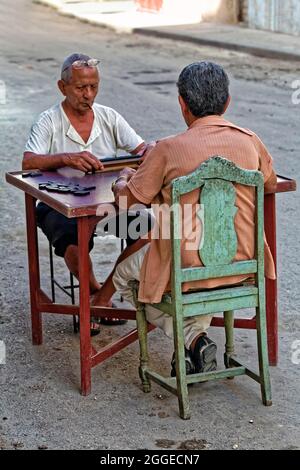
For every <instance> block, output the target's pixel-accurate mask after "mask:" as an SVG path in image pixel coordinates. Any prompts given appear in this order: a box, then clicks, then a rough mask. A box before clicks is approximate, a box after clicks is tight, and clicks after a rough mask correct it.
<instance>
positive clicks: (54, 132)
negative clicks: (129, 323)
mask: <svg viewBox="0 0 300 470" xmlns="http://www.w3.org/2000/svg"><path fill="white" fill-rule="evenodd" d="M98 63H99V61H98V60H96V59H93V58H91V57H89V56H87V55H84V54H72V55H70V56H69V57H67V58H66V59H65V61H64V63H63V65H62V69H61V79H60V80H59V81H58V88H59V90H60V92H61V93H62V95H63V96H64V100H63V101H62V103H60V104H56V105H55V106H53V107H51V108H50V109H47V110H46V111H44V112H43V113H42V114H41V115H40V116H39V118H38V120H37V122H36V123H35V124H34V125H33V126H32V128H31V133H30V136H29V139H28V142H27V144H26V147H25V152H24V157H23V162H22V167H23V169H24V170H28V169H34V168H39V169H40V170H55V169H58V168H62V167H69V168H73V169H75V170H80V171H82V172H87V171H92V170H101V169H103V164H102V163H101V161H100V160H99V157H103V156H116V154H117V150H118V149H122V150H125V151H126V152H129V153H131V154H132V155H143V153H144V152H145V150H146V149H147V145H146V144H145V143H144V141H143V139H142V138H141V137H140V136H139V135H137V134H136V132H135V131H134V130H133V129H132V128H131V127H130V125H129V124H128V123H127V122H126V121H125V119H124V118H123V117H122V116H121V115H120V114H119V113H117V112H116V111H115V110H114V109H112V108H108V107H106V106H102V105H100V104H97V103H94V100H95V98H96V96H97V93H98V89H99V82H100V76H99V70H98V67H97V65H98ZM37 221H38V225H39V227H40V228H41V229H42V231H43V232H44V233H45V234H46V236H47V238H48V239H49V241H50V243H51V244H52V245H53V246H54V248H55V253H56V255H58V256H61V257H63V258H64V260H65V262H66V264H67V266H68V268H69V270H70V271H71V272H72V273H73V274H74V275H75V276H76V277H77V278H78V240H77V221H76V219H68V218H66V217H65V216H63V215H62V214H60V213H59V212H57V211H55V210H54V209H52V208H51V207H49V206H47V205H46V204H44V203H42V202H40V203H39V204H38V206H37ZM90 232H91V234H90V236H91V237H90V243H89V248H90V250H91V249H92V248H93V232H94V226H92V225H91V230H90ZM133 242H134V240H131V239H128V237H127V243H128V244H132V243H133ZM99 289H100V284H99V283H98V282H97V280H96V278H95V275H94V272H93V269H92V262H91V259H90V291H91V293H94V292H96V291H97V290H99ZM116 323H120V321H117V322H116ZM98 331H99V327H98V325H97V324H96V321H95V322H94V324H93V325H92V328H91V332H92V334H97V332H98Z"/></svg>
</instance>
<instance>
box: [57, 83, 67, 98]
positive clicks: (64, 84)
mask: <svg viewBox="0 0 300 470" xmlns="http://www.w3.org/2000/svg"><path fill="white" fill-rule="evenodd" d="M57 86H58V88H59V90H60V92H61V93H62V94H63V95H64V96H66V83H65V82H64V81H63V80H58V82H57Z"/></svg>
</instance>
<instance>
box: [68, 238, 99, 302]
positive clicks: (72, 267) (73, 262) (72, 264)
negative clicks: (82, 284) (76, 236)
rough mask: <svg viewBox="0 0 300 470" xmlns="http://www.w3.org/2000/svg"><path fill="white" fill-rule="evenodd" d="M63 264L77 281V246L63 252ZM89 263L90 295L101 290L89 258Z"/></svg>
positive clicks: (69, 247)
mask: <svg viewBox="0 0 300 470" xmlns="http://www.w3.org/2000/svg"><path fill="white" fill-rule="evenodd" d="M64 259H65V263H66V265H67V266H68V269H69V271H71V273H72V274H74V276H75V277H76V279H79V261H78V246H77V245H69V246H68V248H67V249H66V252H65V256H64ZM89 263H90V292H91V294H92V293H94V292H96V291H98V290H99V289H100V288H101V284H99V282H98V281H97V279H96V277H95V274H94V271H93V264H92V260H91V258H90V257H89Z"/></svg>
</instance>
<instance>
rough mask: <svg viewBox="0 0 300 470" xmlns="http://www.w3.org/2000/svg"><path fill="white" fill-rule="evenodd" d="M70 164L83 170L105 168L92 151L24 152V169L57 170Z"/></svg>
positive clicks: (71, 166)
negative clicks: (45, 153)
mask: <svg viewBox="0 0 300 470" xmlns="http://www.w3.org/2000/svg"><path fill="white" fill-rule="evenodd" d="M64 166H68V167H70V168H75V169H76V170H81V171H84V172H86V171H92V170H93V169H94V170H103V168H104V166H103V164H102V163H101V162H100V161H99V160H98V158H96V157H95V156H94V155H93V154H92V153H90V152H78V153H58V154H55V155H49V154H47V155H41V154H36V153H33V152H24V156H23V161H22V169H23V170H32V169H36V168H38V169H39V170H56V169H57V168H62V167H64Z"/></svg>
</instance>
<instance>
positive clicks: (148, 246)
mask: <svg viewBox="0 0 300 470" xmlns="http://www.w3.org/2000/svg"><path fill="white" fill-rule="evenodd" d="M177 87H178V93H179V97H178V100H179V104H180V108H181V112H182V116H183V118H184V121H185V123H186V124H187V127H188V129H187V130H186V131H184V132H182V133H180V134H178V135H176V136H172V137H169V138H166V139H163V140H161V141H160V142H158V143H157V145H156V147H155V148H154V149H153V150H151V152H150V153H149V154H148V155H147V158H146V159H145V160H144V161H143V163H142V164H141V166H140V167H139V168H138V169H137V170H136V171H135V170H133V169H130V168H127V169H126V168H124V170H122V171H121V173H120V175H121V176H120V177H119V178H118V179H117V180H116V182H115V184H114V185H113V189H114V195H115V201H116V203H117V204H118V205H119V206H120V207H121V208H122V209H125V208H129V207H131V206H132V205H134V204H146V205H149V204H152V205H155V204H156V205H157V207H158V208H159V207H162V205H166V206H170V204H171V182H172V180H173V179H175V178H178V177H180V176H184V175H188V174H190V173H192V172H193V171H195V170H196V168H198V167H199V166H200V165H201V163H203V162H204V161H205V160H207V159H209V158H210V157H212V156H214V155H220V156H222V157H225V158H227V159H228V160H231V161H232V162H233V163H235V164H236V165H237V166H239V167H241V168H244V169H248V170H260V171H261V172H262V173H263V175H264V181H265V189H271V188H272V187H273V186H274V185H276V180H277V178H276V174H275V172H274V170H273V166H272V157H271V155H270V154H269V152H268V150H267V149H266V147H265V146H264V144H263V143H262V142H261V140H260V139H259V138H258V137H257V136H256V134H254V132H252V131H250V130H248V129H244V128H241V127H238V126H237V125H235V124H232V123H231V122H229V121H227V120H225V119H224V117H223V114H224V113H225V111H226V109H227V107H228V106H229V103H230V94H229V79H228V76H227V74H226V72H225V71H224V70H223V68H222V67H221V66H219V65H217V64H214V63H212V62H195V63H193V64H190V65H188V66H187V67H185V68H184V69H183V70H182V72H181V73H180V75H179V79H178V82H177ZM148 175H151V178H149V176H148ZM235 189H236V206H237V209H238V211H237V214H236V217H235V229H236V233H237V238H238V249H237V255H236V257H235V259H234V260H235V261H242V260H246V259H252V258H253V256H254V246H255V243H254V227H255V199H254V198H255V196H254V193H253V191H251V188H247V187H245V186H242V185H236V187H235ZM183 200H184V201H183ZM198 202H199V191H193V192H191V193H188V194H186V195H185V196H183V197H182V202H181V203H182V204H187V205H190V206H192V207H195V205H197V204H198ZM153 207H154V206H153ZM154 213H155V211H154ZM183 214H184V211H183ZM193 217H194V220H193V224H192V225H193V227H194V226H195V227H197V215H196V211H194V213H193ZM158 220H159V219H158V217H156V221H158ZM183 226H184V227H185V220H184V219H183ZM162 232H163V224H160V225H159V227H158V236H156V237H155V238H154V237H153V238H152V239H151V240H150V239H149V240H148V243H144V244H143V245H141V247H140V249H138V250H137V251H135V253H133V254H130V255H129V256H127V257H126V250H125V252H124V253H122V258H121V259H119V260H118V262H117V263H116V265H115V268H114V270H113V275H112V286H110V288H108V286H107V285H105V286H104V287H103V288H102V289H100V290H99V291H98V292H97V294H96V296H95V298H94V305H105V304H106V302H107V301H108V299H109V298H110V296H111V295H112V293H113V292H114V291H115V290H117V291H118V292H120V293H121V294H122V296H123V297H124V299H125V300H128V301H129V302H131V303H133V298H132V292H131V288H130V286H129V281H130V280H137V281H139V294H138V295H139V300H140V301H141V302H144V303H146V315H147V320H148V321H149V322H150V323H152V324H154V325H156V326H158V327H159V328H161V329H162V330H163V331H164V333H165V334H166V335H167V336H168V337H170V338H172V337H173V325H172V321H173V319H172V316H169V315H167V314H165V313H163V312H161V311H160V310H159V309H157V308H155V307H153V306H152V305H149V304H153V303H159V302H160V301H161V298H162V295H163V294H164V293H165V292H168V291H170V288H171V286H170V280H171V242H170V239H167V238H164V237H163V234H162ZM156 235H157V232H156ZM188 236H189V232H188V233H187V234H186V233H183V239H182V241H181V246H182V252H181V253H182V266H183V267H190V266H193V267H194V266H202V262H201V260H200V257H199V251H198V248H199V243H197V244H196V247H195V248H194V249H189V248H188V247H187V245H188V244H189V243H190V240H189V237H188ZM265 273H266V276H267V277H268V278H271V279H274V278H275V267H274V262H273V259H272V255H271V252H270V249H269V247H268V245H267V244H265ZM246 277H247V276H231V277H225V278H218V279H209V280H205V281H197V282H188V283H185V284H184V285H183V290H184V291H187V290H189V289H202V288H205V289H209V288H215V287H217V286H222V285H233V284H238V283H241V282H243V281H245V278H246ZM211 320H212V315H201V316H198V317H197V316H195V317H191V318H187V319H184V337H185V359H186V372H187V373H199V372H204V371H210V370H215V369H216V365H217V363H216V350H217V346H216V344H215V342H214V341H212V340H211V339H210V338H209V337H208V336H207V329H208V328H209V326H210V323H211ZM175 367H176V365H175V359H174V357H173V359H172V370H171V375H175V373H176V370H175Z"/></svg>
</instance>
